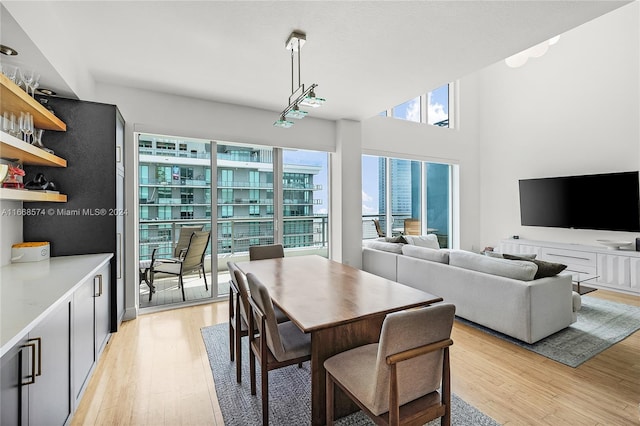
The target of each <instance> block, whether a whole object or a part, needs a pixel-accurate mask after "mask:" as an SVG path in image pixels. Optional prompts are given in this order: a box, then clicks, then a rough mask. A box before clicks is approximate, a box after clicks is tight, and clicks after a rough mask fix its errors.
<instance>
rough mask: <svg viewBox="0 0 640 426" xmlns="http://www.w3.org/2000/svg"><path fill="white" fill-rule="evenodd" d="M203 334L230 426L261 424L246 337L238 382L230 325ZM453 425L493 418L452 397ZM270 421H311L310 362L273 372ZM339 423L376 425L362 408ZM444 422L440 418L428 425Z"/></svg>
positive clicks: (476, 425)
mask: <svg viewBox="0 0 640 426" xmlns="http://www.w3.org/2000/svg"><path fill="white" fill-rule="evenodd" d="M201 331H202V338H203V340H204V345H205V347H206V348H207V354H208V355H209V364H210V365H211V371H212V372H213V381H214V383H215V387H216V393H217V395H218V402H219V404H220V409H221V410H222V417H223V419H224V424H225V425H227V426H250V425H260V424H262V411H261V401H262V400H261V397H260V367H259V366H256V370H257V373H258V374H257V377H256V380H257V385H258V389H257V394H256V395H253V396H252V395H251V389H250V381H249V355H248V339H247V338H246V337H245V338H243V339H242V383H236V367H235V363H233V362H231V361H230V360H229V325H228V324H226V323H224V324H217V325H214V326H211V327H204V328H202V330H201ZM451 407H452V409H451V417H452V424H454V425H460V426H462V425H464V426H495V425H498V423H496V422H495V421H494V420H493V419H492V418H490V417H488V416H486V415H485V414H483V413H482V412H480V411H478V410H477V409H476V408H475V407H473V406H471V405H469V404H467V403H466V402H465V401H463V400H462V399H460V398H459V397H457V396H456V395H455V394H453V395H452V404H451ZM269 424H271V425H281V426H299V425H310V424H311V375H310V365H309V362H305V363H304V364H303V366H302V368H298V366H295V365H294V366H289V367H284V368H280V369H277V370H272V371H270V372H269ZM336 424H337V425H340V426H364V425H367V426H368V425H373V422H372V421H371V420H369V418H368V417H367V416H366V415H364V414H363V413H362V412H358V413H354V414H352V415H349V416H347V417H344V418H342V419H340V420H339V421H337V422H336ZM439 424H440V420H439V419H437V420H434V421H432V422H430V423H428V425H429V426H436V425H439Z"/></svg>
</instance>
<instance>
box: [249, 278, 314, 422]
mask: <svg viewBox="0 0 640 426" xmlns="http://www.w3.org/2000/svg"><path fill="white" fill-rule="evenodd" d="M247 281H248V283H249V290H250V294H251V297H250V299H249V304H250V306H251V309H250V312H249V324H248V325H249V330H252V329H253V327H256V328H257V333H255V334H254V333H249V347H250V350H249V370H250V374H251V395H255V394H256V358H258V361H259V362H260V372H261V374H260V377H261V386H260V392H261V397H262V424H263V426H267V425H268V424H269V371H271V370H275V369H277V368H282V367H286V366H289V365H294V364H299V366H301V365H302V363H303V362H305V361H308V360H310V359H311V336H310V335H308V334H305V333H303V332H302V331H301V330H300V329H299V328H298V327H297V326H296V325H295V324H294V323H293V322H291V321H287V322H283V323H280V324H278V323H277V321H276V318H275V312H274V309H273V302H272V301H271V296H270V295H269V291H268V290H267V288H266V287H265V286H264V285H263V284H262V283H261V282H260V280H259V279H258V278H257V277H256V276H255V275H254V274H251V273H249V274H247Z"/></svg>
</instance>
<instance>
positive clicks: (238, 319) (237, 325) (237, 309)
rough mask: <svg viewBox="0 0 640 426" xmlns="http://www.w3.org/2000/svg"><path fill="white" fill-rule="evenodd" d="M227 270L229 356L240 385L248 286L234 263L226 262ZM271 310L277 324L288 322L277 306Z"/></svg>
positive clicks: (246, 329)
mask: <svg viewBox="0 0 640 426" xmlns="http://www.w3.org/2000/svg"><path fill="white" fill-rule="evenodd" d="M227 268H228V270H229V275H230V277H231V279H230V280H229V289H230V291H229V355H230V359H231V361H232V362H233V361H235V362H236V381H237V382H238V383H240V382H242V352H241V348H242V345H241V343H242V342H241V339H242V338H243V337H244V336H247V335H248V334H249V333H248V330H249V325H248V324H249V315H248V312H249V309H250V306H249V297H250V296H249V285H248V284H247V278H246V276H245V275H244V273H243V272H242V271H241V270H240V269H239V268H238V266H237V265H236V263H235V262H227ZM273 309H274V311H275V316H276V322H277V323H282V322H285V321H290V320H289V318H288V317H287V316H286V315H285V314H284V312H282V311H281V310H280V309H279V308H278V307H277V306H274V307H273ZM249 350H251V349H249ZM236 359H237V360H236Z"/></svg>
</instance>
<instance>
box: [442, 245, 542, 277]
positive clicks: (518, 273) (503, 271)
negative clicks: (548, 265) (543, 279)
mask: <svg viewBox="0 0 640 426" xmlns="http://www.w3.org/2000/svg"><path fill="white" fill-rule="evenodd" d="M449 264H450V265H451V266H457V267H459V268H465V269H471V270H473V271H477V272H484V273H485V274H491V275H498V276H501V277H505V278H512V279H515V280H521V281H531V280H533V279H534V277H535V275H536V272H537V271H538V265H536V264H535V263H533V262H531V261H514V260H507V259H497V258H494V257H488V256H483V255H481V254H476V253H471V252H469V251H464V250H451V251H450V253H449Z"/></svg>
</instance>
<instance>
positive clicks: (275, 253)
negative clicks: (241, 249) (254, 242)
mask: <svg viewBox="0 0 640 426" xmlns="http://www.w3.org/2000/svg"><path fill="white" fill-rule="evenodd" d="M278 257H284V248H283V247H282V244H271V245H266V246H251V247H249V260H262V259H276V258H278Z"/></svg>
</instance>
